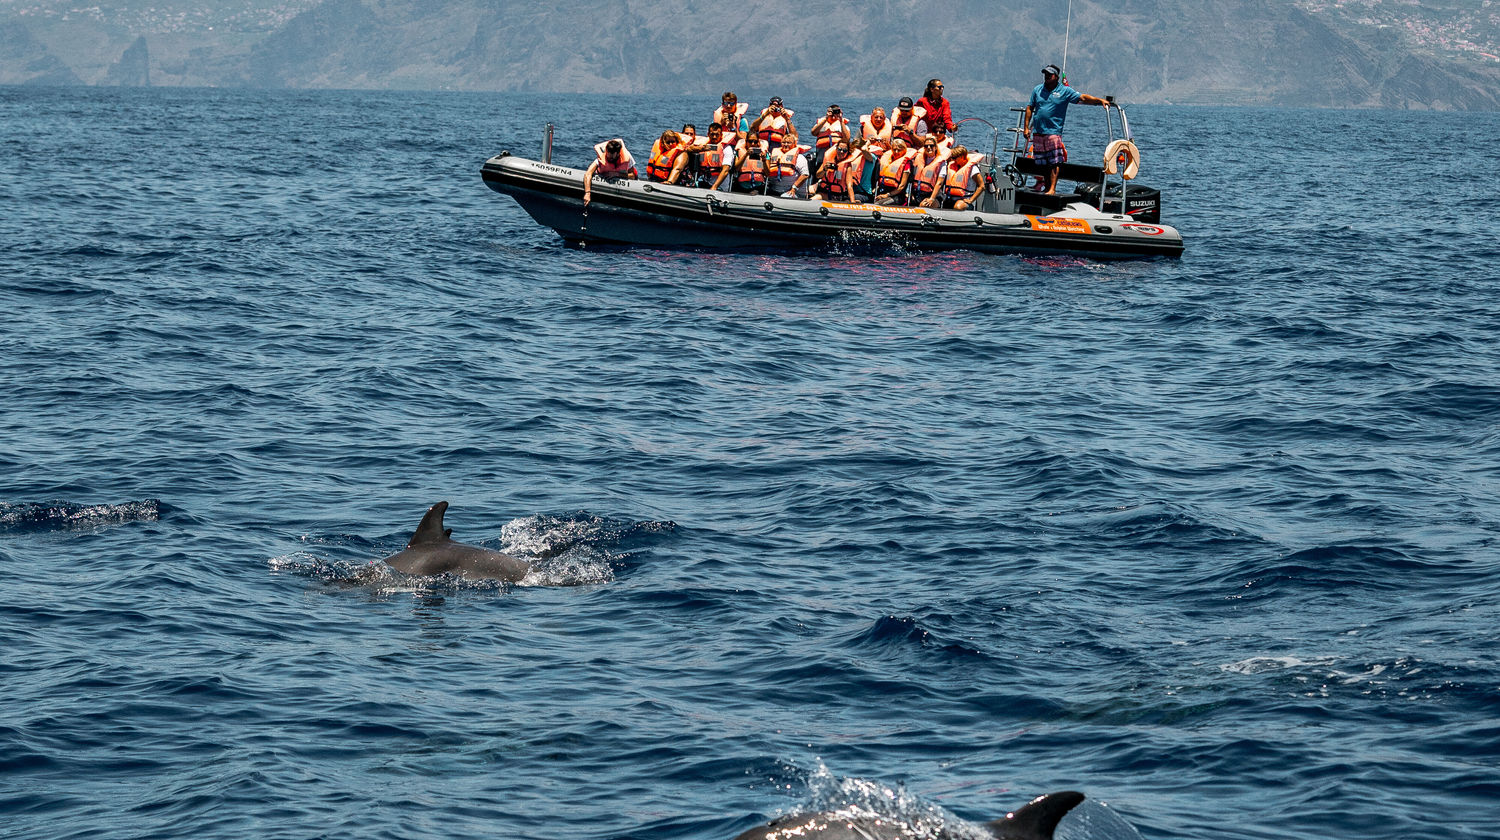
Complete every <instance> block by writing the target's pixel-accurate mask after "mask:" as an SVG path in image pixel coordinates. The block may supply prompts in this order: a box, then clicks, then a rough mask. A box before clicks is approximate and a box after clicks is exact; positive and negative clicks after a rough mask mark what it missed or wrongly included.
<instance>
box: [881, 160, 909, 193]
mask: <svg viewBox="0 0 1500 840" xmlns="http://www.w3.org/2000/svg"><path fill="white" fill-rule="evenodd" d="M910 167H911V159H910V158H908V157H907V156H906V155H901V156H900V157H896V155H895V154H894V153H892V152H886V153H885V155H884V156H882V157H881V158H880V188H881V189H883V190H887V191H889V190H894V189H895V188H897V187H899V186H901V178H902V176H903V175H905V174H906V170H907V169H909V168H910Z"/></svg>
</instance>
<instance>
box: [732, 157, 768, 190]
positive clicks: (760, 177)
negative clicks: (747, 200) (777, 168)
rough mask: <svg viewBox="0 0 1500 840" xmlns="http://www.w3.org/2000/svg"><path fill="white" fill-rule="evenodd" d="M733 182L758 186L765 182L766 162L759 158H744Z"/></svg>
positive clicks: (747, 185)
mask: <svg viewBox="0 0 1500 840" xmlns="http://www.w3.org/2000/svg"><path fill="white" fill-rule="evenodd" d="M734 182H735V183H736V184H739V185H740V186H742V187H760V186H764V185H765V183H766V164H765V161H763V160H761V159H760V158H753V157H752V158H745V162H744V163H742V164H740V171H739V172H738V173H736V174H735V176H734Z"/></svg>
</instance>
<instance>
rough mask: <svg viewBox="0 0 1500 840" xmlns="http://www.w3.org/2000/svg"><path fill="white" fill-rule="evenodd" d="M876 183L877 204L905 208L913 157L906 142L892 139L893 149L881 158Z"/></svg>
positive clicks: (897, 138) (898, 138)
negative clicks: (908, 152)
mask: <svg viewBox="0 0 1500 840" xmlns="http://www.w3.org/2000/svg"><path fill="white" fill-rule="evenodd" d="M877 173H878V175H877V177H876V182H875V203H876V204H890V205H897V206H905V204H906V188H907V186H909V185H910V184H911V155H909V154H907V149H906V141H905V140H902V139H901V138H900V137H893V138H891V148H890V150H889V151H887V152H886V153H885V154H883V155H881V156H880V165H879V169H878V170H877Z"/></svg>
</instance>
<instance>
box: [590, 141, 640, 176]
mask: <svg viewBox="0 0 1500 840" xmlns="http://www.w3.org/2000/svg"><path fill="white" fill-rule="evenodd" d="M615 139H617V140H618V139H619V138H615ZM608 144H609V141H608V140H606V141H604V142H603V143H600V144H598V145H597V146H595V147H594V155H595V156H596V157H597V158H598V159H599V165H598V166H597V167H595V168H594V174H596V175H598V176H599V177H601V178H617V177H619V176H621V175H626V174H629V172H630V171H631V170H632V169H635V158H633V157H631V156H630V150H629V149H627V148H625V141H624V140H620V162H619V163H610V162H609V156H608V155H607V154H606V153H605V151H604V147H605V146H606V145H608Z"/></svg>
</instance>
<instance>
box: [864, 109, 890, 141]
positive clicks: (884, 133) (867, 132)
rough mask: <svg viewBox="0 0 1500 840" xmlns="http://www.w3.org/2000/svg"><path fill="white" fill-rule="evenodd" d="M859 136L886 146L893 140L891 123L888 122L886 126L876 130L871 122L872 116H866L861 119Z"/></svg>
mask: <svg viewBox="0 0 1500 840" xmlns="http://www.w3.org/2000/svg"><path fill="white" fill-rule="evenodd" d="M859 136H860V137H863V138H865V139H866V140H874V141H875V142H877V143H879V144H880V145H886V144H889V143H890V140H891V121H890V120H886V121H885V125H883V126H881V127H880V128H876V127H875V124H874V123H873V122H871V121H870V115H869V114H865V115H864V116H862V117H860V118H859Z"/></svg>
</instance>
